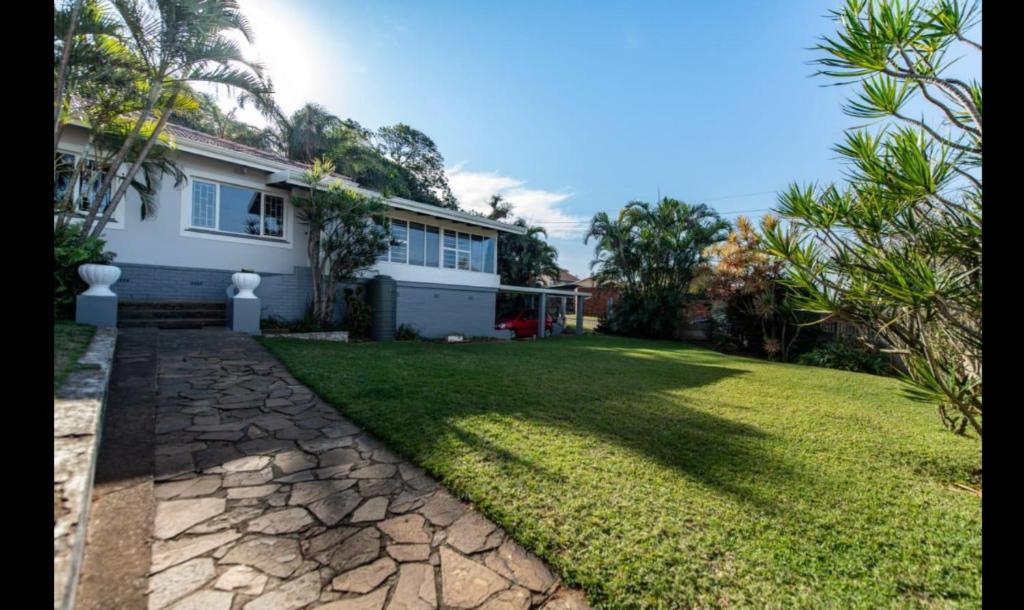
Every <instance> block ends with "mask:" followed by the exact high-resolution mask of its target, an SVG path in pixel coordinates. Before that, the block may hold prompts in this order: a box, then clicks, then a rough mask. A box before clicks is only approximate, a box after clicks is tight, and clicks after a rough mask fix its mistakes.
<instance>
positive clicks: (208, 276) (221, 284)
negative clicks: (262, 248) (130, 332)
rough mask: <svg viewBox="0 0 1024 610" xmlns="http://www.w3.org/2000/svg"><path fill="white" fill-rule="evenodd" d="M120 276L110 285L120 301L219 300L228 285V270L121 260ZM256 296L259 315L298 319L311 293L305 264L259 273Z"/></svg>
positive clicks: (119, 265) (308, 274) (229, 279)
mask: <svg viewBox="0 0 1024 610" xmlns="http://www.w3.org/2000/svg"><path fill="white" fill-rule="evenodd" d="M117 266H118V267H120V268H121V279H120V280H118V281H117V283H116V284H114V285H113V286H112V290H113V291H114V292H115V293H117V295H118V297H119V298H120V299H121V300H123V301H223V300H224V299H225V296H226V291H227V287H228V286H230V285H231V274H232V273H233V272H231V271H220V270H216V269H194V268H187V267H163V266H157V265H133V264H126V263H121V264H118V265H117ZM260 277H261V278H262V279H261V281H260V285H259V287H258V288H256V296H258V297H260V299H261V300H262V302H261V304H260V305H261V307H262V314H261V315H262V317H263V318H268V317H270V316H276V317H280V318H283V319H286V320H293V319H296V318H301V317H302V315H303V313H304V312H305V310H306V303H307V302H308V301H309V298H310V293H311V284H310V282H311V281H312V280H311V278H312V276H311V271H310V269H309V267H295V273H291V274H266V273H261V274H260Z"/></svg>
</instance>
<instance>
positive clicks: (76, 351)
mask: <svg viewBox="0 0 1024 610" xmlns="http://www.w3.org/2000/svg"><path fill="white" fill-rule="evenodd" d="M95 333H96V328H95V327H93V326H86V325H84V324H75V323H74V322H54V323H53V391H54V392H56V391H57V389H58V388H60V385H61V384H62V383H64V378H65V377H67V376H68V374H69V373H71V371H74V370H75V368H76V367H77V366H78V359H79V358H81V357H82V354H84V353H85V350H86V348H88V347H89V342H90V341H92V336H93V335H94V334H95Z"/></svg>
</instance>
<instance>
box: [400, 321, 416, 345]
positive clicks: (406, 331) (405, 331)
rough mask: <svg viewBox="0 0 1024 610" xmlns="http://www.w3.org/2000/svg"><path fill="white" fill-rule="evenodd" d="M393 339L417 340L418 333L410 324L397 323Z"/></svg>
mask: <svg viewBox="0 0 1024 610" xmlns="http://www.w3.org/2000/svg"><path fill="white" fill-rule="evenodd" d="M395 339H397V340H399V341H419V340H420V333H419V331H418V330H416V327H414V326H412V325H411V324H399V325H398V332H396V333H395Z"/></svg>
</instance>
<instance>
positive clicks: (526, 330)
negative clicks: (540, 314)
mask: <svg viewBox="0 0 1024 610" xmlns="http://www.w3.org/2000/svg"><path fill="white" fill-rule="evenodd" d="M544 317H545V320H544V336H545V337H550V336H551V325H552V323H553V322H554V319H553V318H552V317H551V314H546V315H545V316H544ZM496 328H498V330H513V331H515V333H516V337H517V338H519V339H524V338H526V337H535V336H537V310H536V309H522V310H520V311H518V312H516V313H514V314H512V315H510V316H506V317H504V318H501V319H500V320H498V325H497V327H496Z"/></svg>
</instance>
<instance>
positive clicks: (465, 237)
mask: <svg viewBox="0 0 1024 610" xmlns="http://www.w3.org/2000/svg"><path fill="white" fill-rule="evenodd" d="M471 243H472V241H471V240H470V237H469V233H459V249H458V251H457V252H456V253H455V254H456V258H455V260H456V267H457V268H458V269H462V270H463V271H469V256H470V251H471V245H470V244H471Z"/></svg>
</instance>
